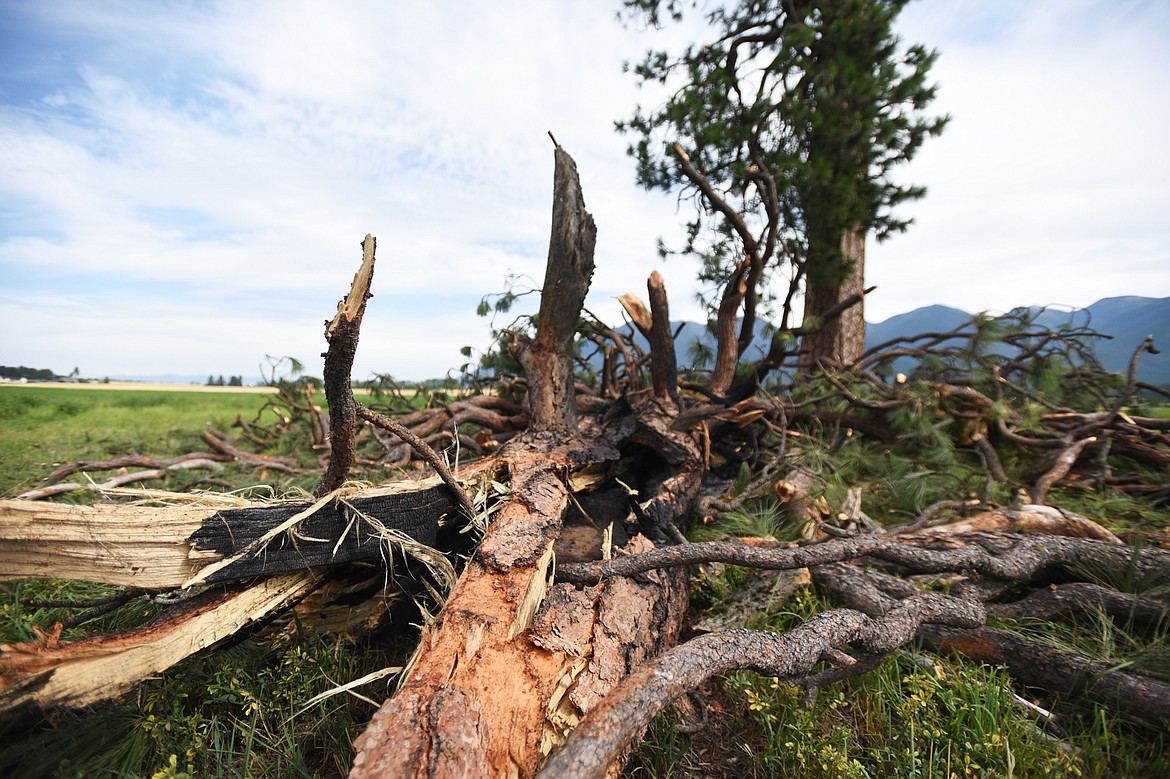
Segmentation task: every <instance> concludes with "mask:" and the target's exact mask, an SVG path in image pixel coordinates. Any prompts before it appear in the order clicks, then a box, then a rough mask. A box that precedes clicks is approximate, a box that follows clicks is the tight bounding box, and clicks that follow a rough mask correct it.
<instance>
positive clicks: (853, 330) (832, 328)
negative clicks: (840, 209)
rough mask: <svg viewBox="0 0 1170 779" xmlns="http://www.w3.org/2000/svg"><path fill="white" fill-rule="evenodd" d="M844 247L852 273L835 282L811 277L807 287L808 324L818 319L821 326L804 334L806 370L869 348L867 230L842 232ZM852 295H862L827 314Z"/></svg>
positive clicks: (839, 362) (855, 355) (840, 361)
mask: <svg viewBox="0 0 1170 779" xmlns="http://www.w3.org/2000/svg"><path fill="white" fill-rule="evenodd" d="M840 248H841V254H842V256H843V257H844V259H845V260H846V261H848V262H849V263H850V269H849V273H848V275H847V276H846V277H845V278H844V279H843V280H840V281H833V282H818V281H816V280H814V279H812V278H810V279H809V281H808V284H807V287H806V289H805V293H804V323H805V324H804V327H809V326H810V325H813V324H814V323H816V326H817V327H816V329H815V330H814V331H812V332H809V333H806V334H805V335H804V336H803V338H802V342H801V347H800V369H801V372H802V373H806V374H807V373H811V372H812V371H814V370H816V366H817V364H818V363H819V362H821V361H824V362H826V363H828V364H837V365H848V364H850V363H852V362H853V361H854V360H856V359H857V358H858V357H860V356H861V355H862V353H863V352H864V351H865V298H864V295H863V293H864V290H865V232H864V231H862V230H860V229H858V230H853V231H850V232H848V233H845V234H844V235H842V236H841V243H840ZM850 295H860V296H862V297H861V300H859V302H858V303H857V304H856V305H853V306H850V307H849V308H847V309H845V310H844V311H842V312H840V314H838V315H837V316H834V317H827V316H826V315H827V314H828V312H830V311H831V310H832V309H833V308H834V307H835V306H837V305H838V304H839V303H840V302H841V301H843V300H845V299H846V298H848V297H849V296H850ZM826 320H827V321H826Z"/></svg>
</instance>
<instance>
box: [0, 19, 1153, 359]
mask: <svg viewBox="0 0 1170 779" xmlns="http://www.w3.org/2000/svg"><path fill="white" fill-rule="evenodd" d="M614 10H615V6H611V5H610V4H607V3H604V2H598V1H597V0H563V1H560V2H547V3H536V2H526V3H524V2H513V1H511V0H501V1H500V2H495V3H490V4H489V3H482V2H479V3H477V2H471V0H454V1H453V2H444V3H405V2H396V3H395V2H377V1H375V0H370V1H369V2H362V1H361V0H351V1H349V2H335V3H328V4H326V3H320V2H307V1H305V2H296V1H295V0H294V1H291V2H290V1H288V0H282V2H275V1H269V2H263V1H260V2H249V3H234V2H220V3H215V2H193V1H192V2H159V1H157V0H155V1H152V2H146V1H144V0H138V1H135V2H130V1H126V2H116V1H114V2H100V3H98V2H89V1H85V0H75V1H73V2H69V1H67V0H38V1H36V2H32V1H29V2H14V1H13V0H0V282H2V287H0V333H2V334H3V335H2V336H0V364H7V365H18V364H23V365H29V366H34V367H50V368H53V369H55V370H58V371H62V372H67V371H69V370H71V369H72V368H73V367H74V366H78V367H80V368H81V370H82V373H83V374H84V375H88V376H104V375H154V374H165V373H180V374H191V375H206V374H209V373H214V374H221V373H222V374H228V375H231V374H243V375H246V376H253V375H256V373H257V366H258V364H260V363H261V362H262V361H263V359H264V355H266V354H274V355H285V354H288V355H292V356H295V357H297V358H298V359H300V360H302V361H304V362H305V363H307V364H308V365H309V366H310V367H315V366H317V365H318V364H319V358H318V356H317V355H318V354H319V353H320V352H321V351H322V349H323V347H324V340H323V337H322V332H323V328H322V323H323V321H324V320H325V319H326V318H327V317H328V316H330V315H331V313H332V312H333V311H334V310H335V306H336V303H337V300H338V298H339V297H340V296H341V295H342V294H343V293H344V292H345V291H346V289H347V288H348V284H349V281H350V279H351V278H352V275H353V272H354V270H355V269H356V267H357V264H358V262H359V260H360V256H361V254H360V248H359V245H358V244H359V242H360V241H361V239H362V236H364V235H365V234H366V233H367V232H369V233H373V234H374V235H376V236H377V237H378V246H379V250H378V257H379V265H378V269H377V272H376V275H375V281H374V294H375V297H374V299H373V300H372V301H371V303H370V308H369V311H368V313H367V317H366V323H365V326H364V328H363V337H362V342H361V345H360V347H359V350H358V358H357V362H356V364H355V375H356V376H358V377H363V376H365V375H368V374H369V373H370V372H373V371H378V372H389V373H392V374H394V375H396V376H398V377H401V378H425V377H430V376H438V375H442V374H443V373H445V372H446V370H447V369H448V368H451V367H453V366H456V365H458V363H459V362H460V360H461V358H460V355H459V348H460V347H461V346H463V345H465V344H470V345H475V346H479V345H482V344H484V343H485V341H486V338H487V323H486V322H485V321H484V320H482V319H478V318H477V317H476V316H475V314H474V311H475V306H476V303H477V302H478V300H479V297H480V295H482V294H484V293H485V292H492V291H498V290H499V289H501V288H502V286H503V283H504V278H505V276H506V275H508V274H509V273H515V274H526V275H527V276H529V277H531V278H533V279H539V278H540V276H541V274H542V272H543V267H544V261H545V256H546V252H547V240H548V230H549V228H548V219H549V211H550V199H549V194H550V190H551V179H552V148H551V143H550V141H549V139H548V137H547V135H546V131H548V130H551V131H552V132H553V133H554V134H555V135H556V136H557V139H558V140H559V141H560V142H561V143H562V144H563V145H564V146H565V148H566V149H567V150H568V151H569V152H570V153H571V154H573V156H574V157H575V158H576V160H577V163H578V166H579V168H580V171H581V174H582V179H583V186H584V191H585V198H586V202H587V203H588V206H589V208H590V210H591V211H592V212H593V213H594V216H595V217H596V220H597V223H598V226H599V236H598V247H597V272H596V274H595V277H594V282H593V290H592V292H591V294H590V298H589V300H588V301H587V305H588V306H589V307H590V309H591V310H593V311H594V312H595V313H597V314H598V315H600V316H602V317H603V318H606V319H608V320H610V321H614V322H616V321H619V320H620V315H619V313H618V312H619V308H618V306H617V304H616V303H615V302H614V300H613V298H614V296H616V295H619V294H621V293H623V292H629V291H633V292H636V293H639V294H643V293H644V289H645V279H646V277H647V275H648V274H649V273H650V271H651V270H653V269H655V268H660V269H661V270H662V272H663V275H664V276H665V279H666V284H667V289H668V290H669V291H670V293H671V298H672V301H671V302H672V314H673V316H674V317H675V318H684V317H688V318H697V317H698V316H699V315H700V312H699V310H698V308H697V306H696V304H695V303H694V302H693V293H694V291H695V286H694V282H693V277H694V273H695V266H694V265H693V264H692V263H690V262H689V261H687V260H670V261H667V262H666V263H665V265H663V264H661V263H660V261H659V260H658V258H657V256H656V254H655V251H654V246H655V241H656V239H657V238H658V236H660V235H665V236H667V238H668V239H669V238H670V236H672V235H677V234H678V228H677V225H678V224H679V222H681V221H682V220H683V219H684V218H685V217H686V216H687V214H686V213H685V212H684V213H680V212H678V211H677V210H676V204H675V202H674V200H673V198H670V197H664V196H661V195H651V194H648V193H644V192H641V191H640V190H638V189H637V188H636V186H635V185H634V183H633V167H632V164H631V162H630V161H629V159H628V158H627V157H626V156H625V153H624V150H625V145H626V141H625V139H623V138H622V137H620V136H618V135H616V134H615V133H614V132H613V130H612V123H613V121H614V120H615V119H618V118H623V117H626V116H628V115H629V114H630V113H631V112H632V110H633V107H634V105H635V104H636V103H637V102H639V101H642V102H644V103H645V102H653V101H654V100H655V95H653V94H651V93H648V92H639V91H638V90H637V89H636V87H635V85H634V83H633V79H632V78H631V77H629V76H627V75H625V74H623V73H622V70H621V63H622V61H623V60H627V59H637V58H638V57H639V56H640V55H641V53H642V51H643V50H644V49H646V48H647V47H649V46H658V45H664V44H668V43H670V42H671V41H673V42H676V43H679V42H682V41H685V40H687V38H688V30H686V29H681V30H669V31H667V32H666V33H663V34H657V33H652V32H649V31H645V30H639V29H636V28H634V29H627V28H623V27H622V26H621V25H620V24H619V23H618V22H617V21H615V19H614ZM693 32H694V31H693V29H692V30H691V31H690V34H693ZM900 33H901V34H902V36H903V37H904V38H905V39H906V40H908V41H913V42H923V43H925V44H927V45H929V46H934V47H937V48H939V49H940V51H941V57H940V59H939V62H938V64H937V65H936V68H935V71H934V72H935V76H936V79H937V80H938V81H939V83H940V87H941V88H940V92H939V98H938V100H937V102H936V108H937V110H938V111H940V112H949V113H951V114H952V115H953V117H954V119H953V121H952V124H951V126H950V128H949V129H948V131H947V132H946V133H945V134H944V135H943V136H942V137H941V138H939V139H936V140H934V141H932V142H930V143H928V145H927V146H926V147H924V149H923V151H922V152H921V154H920V156H919V158H918V159H917V160H915V162H914V163H913V164H912V165H911V166H909V167H908V168H906V169H905V170H904V172H903V174H902V175H903V176H904V177H905V178H906V180H908V181H914V182H918V183H923V184H926V185H927V186H928V187H929V188H930V194H929V195H928V197H927V199H926V200H925V201H921V202H919V203H917V204H914V205H913V206H911V207H910V208H909V209H908V210H907V213H908V214H910V215H913V216H914V217H915V219H916V224H915V225H914V226H913V227H911V230H910V232H909V233H908V234H906V235H904V236H898V237H895V238H894V239H892V240H890V241H888V242H887V243H885V244H882V245H877V246H875V245H873V244H872V243H871V245H870V247H869V259H868V263H867V275H868V279H869V281H870V283H873V284H877V285H878V287H879V289H878V291H877V292H876V293H875V294H874V295H873V296H871V297H870V298H869V299H868V300H867V318H869V319H870V320H871V321H880V320H882V319H885V318H887V317H889V316H892V315H894V314H898V313H901V312H904V311H908V310H910V309H913V308H915V307H917V306H920V305H927V304H932V303H943V304H947V305H952V306H956V307H958V308H963V309H965V310H968V311H978V310H1004V309H1008V308H1011V307H1013V306H1015V305H1021V304H1038V303H1051V304H1059V305H1066V306H1077V307H1079V306H1085V305H1088V304H1090V303H1092V302H1094V301H1096V300H1097V299H1099V298H1102V297H1108V296H1113V295H1124V294H1140V295H1148V296H1152V297H1162V296H1167V295H1170V218H1168V213H1167V212H1168V208H1167V203H1168V202H1170V199H1168V198H1167V195H1166V193H1165V182H1166V181H1167V180H1170V152H1167V150H1166V149H1167V145H1166V143H1165V141H1164V138H1163V136H1164V134H1165V128H1166V127H1167V126H1170V89H1168V88H1167V86H1166V85H1167V84H1170V47H1168V46H1167V45H1166V43H1165V41H1167V40H1170V4H1166V3H1163V2H1158V1H1151V2H1124V1H1122V2H1087V1H1082V0H1051V1H1048V2H1046V1H1044V0H1033V1H1032V2H1026V3H1024V2H1017V1H1016V0H990V1H986V0H985V1H983V2H977V1H975V0H921V1H920V2H917V3H912V4H911V5H910V7H909V8H908V9H907V10H906V11H905V12H904V13H903V16H902V19H901V28H900Z"/></svg>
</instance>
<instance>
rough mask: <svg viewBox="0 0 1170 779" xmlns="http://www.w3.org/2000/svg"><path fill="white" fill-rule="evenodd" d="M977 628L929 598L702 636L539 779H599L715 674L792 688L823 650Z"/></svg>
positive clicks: (619, 700) (644, 675)
mask: <svg viewBox="0 0 1170 779" xmlns="http://www.w3.org/2000/svg"><path fill="white" fill-rule="evenodd" d="M647 554H652V553H647ZM983 620H984V614H983V610H982V608H981V607H980V606H979V605H978V604H975V603H971V602H970V601H963V600H959V599H957V598H949V597H946V596H940V595H929V594H928V595H923V596H922V597H918V598H913V599H909V600H907V601H905V602H903V603H902V604H899V606H898V607H896V608H894V609H892V610H891V611H890V612H889V613H888V614H886V615H885V616H883V617H879V618H876V619H875V618H871V617H868V616H866V615H865V614H862V613H861V612H859V611H853V610H850V609H836V610H833V611H826V612H822V613H820V614H816V615H814V616H812V617H810V618H809V619H808V621H806V622H805V623H804V624H802V625H800V626H799V627H796V628H794V629H792V630H790V631H789V632H787V633H783V634H780V635H775V634H771V633H762V632H758V631H751V630H730V631H726V632H719V633H711V634H709V635H706V636H700V637H698V638H695V639H692V640H691V641H688V642H686V643H685V644H682V645H680V646H678V647H675V648H674V649H672V650H670V651H668V652H666V653H665V654H663V655H662V656H661V657H659V658H658V659H656V660H653V661H650V662H648V663H646V664H645V665H644V666H643V667H642V668H641V669H640V670H639V671H638V672H637V673H635V674H632V675H631V676H630V677H629V678H628V679H627V680H626V681H625V682H623V683H622V684H621V685H620V686H619V687H618V688H617V689H615V690H614V691H613V692H612V693H610V695H609V696H608V697H607V698H606V699H605V700H604V701H603V702H602V703H601V704H600V705H598V706H597V707H596V708H595V709H593V710H592V711H591V712H590V713H589V714H588V715H586V717H585V719H584V720H582V722H581V724H580V726H578V728H577V729H576V730H575V731H573V733H572V734H571V735H570V736H569V739H568V741H566V742H565V745H564V747H562V748H561V750H560V751H559V752H557V753H555V754H554V755H553V756H552V757H551V758H550V759H549V761H548V763H547V764H546V765H545V766H544V768H543V769H542V770H541V772H540V774H539V776H540V777H550V778H551V777H557V779H570V778H571V779H586V778H589V779H593V778H596V779H601V777H605V776H606V775H607V771H608V770H609V769H610V767H611V766H612V764H613V763H614V761H615V760H616V759H617V756H618V755H619V754H620V753H621V751H622V750H623V749H624V748H625V747H626V745H627V744H629V743H630V742H631V741H632V740H634V739H635V738H637V736H638V734H639V733H641V732H642V731H643V730H644V729H645V728H646V727H647V726H648V725H649V724H650V720H651V719H653V718H654V716H655V715H656V714H657V713H658V712H660V711H661V710H662V709H663V708H665V707H666V706H667V705H669V704H670V703H671V701H673V700H674V699H676V698H678V697H679V696H680V695H682V694H683V693H684V692H686V691H688V690H693V689H696V688H697V687H699V686H700V685H702V684H703V683H704V682H705V681H707V680H708V679H710V678H711V677H713V676H716V675H718V674H722V673H728V672H730V671H734V670H751V671H755V672H757V673H760V674H764V675H766V676H775V677H778V678H780V679H784V680H786V681H790V682H792V681H798V680H800V679H801V678H803V677H805V676H807V675H808V674H809V673H810V672H811V671H812V669H813V668H814V667H815V666H816V664H817V663H818V662H819V661H820V659H821V657H822V656H823V655H825V654H826V653H827V652H828V651H829V650H831V649H833V648H835V647H839V646H842V645H844V644H849V643H856V644H858V645H859V646H861V647H863V648H864V649H865V650H866V651H869V652H878V653H880V652H886V651H889V650H890V649H893V648H895V647H898V646H901V645H902V644H905V643H907V642H909V641H910V640H912V639H913V638H914V635H915V633H916V632H917V630H918V628H919V626H921V625H922V624H924V623H928V622H945V623H948V624H953V625H959V626H965V627H970V626H977V625H982V624H983Z"/></svg>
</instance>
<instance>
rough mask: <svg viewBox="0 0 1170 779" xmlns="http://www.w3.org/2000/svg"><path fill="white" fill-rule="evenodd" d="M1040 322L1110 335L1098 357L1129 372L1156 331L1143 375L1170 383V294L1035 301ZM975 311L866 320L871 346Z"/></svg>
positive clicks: (1099, 345)
mask: <svg viewBox="0 0 1170 779" xmlns="http://www.w3.org/2000/svg"><path fill="white" fill-rule="evenodd" d="M1029 310H1030V311H1031V312H1032V313H1033V314H1035V316H1036V320H1035V321H1036V324H1037V325H1039V326H1040V327H1047V328H1052V329H1056V328H1058V327H1060V326H1062V325H1073V326H1077V327H1086V328H1089V329H1092V330H1094V331H1096V332H1098V333H1101V334H1102V335H1107V336H1111V337H1110V338H1101V339H1097V340H1096V342H1095V346H1094V348H1095V351H1096V353H1097V359H1099V360H1100V361H1101V364H1102V365H1103V366H1104V367H1105V369H1106V370H1109V371H1112V372H1114V373H1125V372H1126V371H1127V370H1128V369H1129V361H1130V359H1131V358H1132V357H1133V353H1134V351H1135V350H1136V349H1137V348H1138V347H1139V346H1141V344H1142V341H1143V340H1145V337H1146V336H1147V335H1153V336H1154V347H1155V348H1158V349H1159V350H1160V351H1161V354H1149V353H1146V354H1143V355H1142V357H1141V362H1140V363H1139V365H1138V379H1139V380H1141V381H1145V382H1148V383H1150V384H1157V385H1161V386H1166V385H1170V298H1146V297H1138V296H1135V295H1129V296H1125V297H1116V298H1104V299H1102V300H1098V301H1097V302H1096V303H1094V304H1093V305H1091V306H1088V307H1087V308H1081V309H1074V310H1068V309H1056V308H1042V307H1038V306H1032V307H1030V309H1029ZM970 319H971V314H968V313H967V312H965V311H961V310H959V309H957V308H950V307H948V306H925V307H923V308H918V309H915V310H913V311H911V312H909V313H906V314H899V315H898V316H893V317H890V318H889V319H887V320H885V321H884V322H878V323H876V324H869V325H867V326H866V338H865V340H866V346H867V347H869V346H875V345H877V344H880V343H883V342H885V341H888V340H890V339H892V338H897V337H899V336H907V335H916V334H918V333H927V332H942V333H945V332H948V331H950V330H953V329H955V328H956V327H958V326H960V325H962V324H963V323H964V322H967V321H970Z"/></svg>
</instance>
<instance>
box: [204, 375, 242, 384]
mask: <svg viewBox="0 0 1170 779" xmlns="http://www.w3.org/2000/svg"><path fill="white" fill-rule="evenodd" d="M207 386H208V387H242V386H244V377H243V376H229V377H228V380H227V381H224V380H223V374H222V373H221V374H219V375H218V376H208V377H207Z"/></svg>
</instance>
